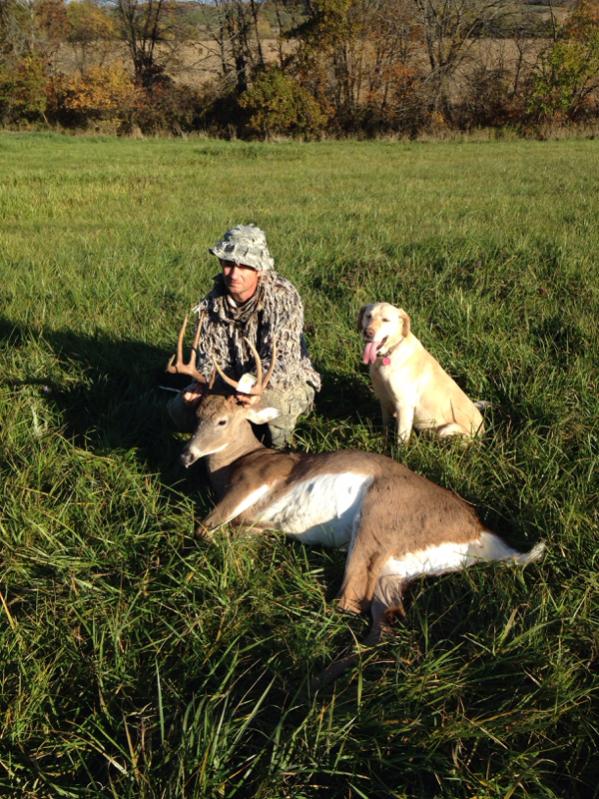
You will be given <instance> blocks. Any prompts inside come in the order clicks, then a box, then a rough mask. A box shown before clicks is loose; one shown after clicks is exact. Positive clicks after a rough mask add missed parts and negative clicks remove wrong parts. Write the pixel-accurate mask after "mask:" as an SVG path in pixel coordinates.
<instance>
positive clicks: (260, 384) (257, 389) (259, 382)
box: [212, 338, 277, 397]
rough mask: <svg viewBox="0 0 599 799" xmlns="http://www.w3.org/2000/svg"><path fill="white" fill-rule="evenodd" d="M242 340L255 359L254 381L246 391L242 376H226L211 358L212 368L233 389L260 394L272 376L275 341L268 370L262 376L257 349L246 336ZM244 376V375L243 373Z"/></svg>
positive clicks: (274, 360)
mask: <svg viewBox="0 0 599 799" xmlns="http://www.w3.org/2000/svg"><path fill="white" fill-rule="evenodd" d="M244 341H245V342H246V344H247V345H248V347H249V348H250V352H251V353H252V355H253V356H254V360H255V361H256V382H255V384H254V385H253V386H252V388H251V389H250V390H249V391H248V390H247V389H246V387H245V385H243V384H242V381H243V377H241V378H239V380H233V378H232V377H228V376H227V375H226V374H225V373H224V372H223V370H222V369H221V368H220V366H219V365H218V363H217V362H216V360H215V359H214V358H213V359H212V362H213V363H214V368H215V369H216V371H217V372H218V373H219V375H220V377H221V379H222V380H223V381H224V382H225V383H226V384H227V385H228V386H231V387H232V388H234V389H235V391H237V392H238V393H240V394H250V395H251V396H253V397H257V396H260V394H262V392H263V391H265V389H266V387H267V386H268V384H269V382H270V378H271V377H272V373H273V370H274V368H275V363H276V360H277V346H276V344H275V343H273V345H272V355H271V358H270V366H269V367H268V372H267V373H266V377H264V379H262V377H263V370H262V360H261V358H260V356H259V355H258V351H257V349H256V347H255V346H254V345H253V344H252V342H251V341H250V340H249V339H248V338H244ZM244 377H245V375H244ZM240 385H241V388H240Z"/></svg>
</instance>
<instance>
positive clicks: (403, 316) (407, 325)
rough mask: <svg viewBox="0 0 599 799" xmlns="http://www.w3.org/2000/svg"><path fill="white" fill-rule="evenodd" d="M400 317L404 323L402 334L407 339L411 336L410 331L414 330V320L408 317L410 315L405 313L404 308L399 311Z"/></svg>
mask: <svg viewBox="0 0 599 799" xmlns="http://www.w3.org/2000/svg"><path fill="white" fill-rule="evenodd" d="M399 316H400V318H401V321H402V331H401V334H402V336H403V337H404V338H405V337H406V336H409V335H410V330H411V329H412V320H411V319H410V317H409V316H408V314H407V313H406V312H405V311H404V309H403V308H400V309H399Z"/></svg>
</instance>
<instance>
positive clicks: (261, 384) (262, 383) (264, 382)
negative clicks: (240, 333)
mask: <svg viewBox="0 0 599 799" xmlns="http://www.w3.org/2000/svg"><path fill="white" fill-rule="evenodd" d="M246 342H247V345H248V347H249V348H250V351H251V353H252V355H253V356H254V360H255V361H256V385H255V386H254V388H253V390H252V394H254V395H256V394H262V392H263V391H264V390H265V389H266V387H267V386H268V384H269V383H270V378H271V377H272V373H273V371H274V368H275V363H276V360H277V345H276V343H274V342H273V345H272V353H271V356H270V366H269V367H268V372H267V373H266V377H264V379H262V376H263V369H262V359H261V358H260V356H259V355H258V351H257V350H256V347H255V346H254V345H253V344H252V342H251V341H250V340H249V339H248V338H246Z"/></svg>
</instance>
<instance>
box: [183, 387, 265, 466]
mask: <svg viewBox="0 0 599 799" xmlns="http://www.w3.org/2000/svg"><path fill="white" fill-rule="evenodd" d="M278 415H279V411H278V410H277V409H276V408H272V407H264V408H262V407H259V406H252V405H248V404H246V403H244V402H243V401H241V400H239V399H238V398H237V397H236V396H234V395H229V396H223V395H222V394H210V395H208V396H206V397H204V399H203V400H202V401H201V402H200V403H199V405H198V406H197V409H196V418H197V427H196V430H195V432H194V434H193V436H192V437H191V439H190V440H189V442H188V443H187V445H186V447H185V449H184V450H183V452H182V454H181V462H182V463H183V465H184V466H185V468H186V469H187V468H189V467H190V466H191V465H192V464H193V463H195V462H196V461H197V460H199V459H200V458H204V457H206V456H208V455H216V454H217V453H222V455H220V456H219V458H218V460H219V462H221V465H225V464H226V463H230V462H231V461H233V460H235V459H236V458H239V457H241V455H244V454H245V453H246V452H251V451H252V450H254V449H257V448H259V447H262V446H263V445H262V444H261V443H260V442H259V441H258V439H257V438H256V436H255V435H254V432H253V430H252V427H251V424H250V422H253V423H254V424H266V423H267V422H270V421H272V420H273V419H276V417H277V416H278Z"/></svg>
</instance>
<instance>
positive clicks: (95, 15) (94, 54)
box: [66, 0, 117, 72]
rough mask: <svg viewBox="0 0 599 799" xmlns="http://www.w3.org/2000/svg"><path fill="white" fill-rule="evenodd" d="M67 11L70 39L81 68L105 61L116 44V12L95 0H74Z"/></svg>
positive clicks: (83, 69)
mask: <svg viewBox="0 0 599 799" xmlns="http://www.w3.org/2000/svg"><path fill="white" fill-rule="evenodd" d="M66 12H67V22H68V32H67V39H68V41H69V43H70V44H71V45H72V47H73V51H74V53H75V57H76V63H77V67H78V69H79V70H80V71H82V72H84V71H85V70H87V69H88V68H89V67H91V66H92V65H94V64H100V65H101V64H103V63H104V61H105V60H106V59H107V57H108V56H109V54H110V53H111V52H114V48H115V40H116V31H117V29H116V22H115V18H114V15H113V14H111V13H110V12H109V11H108V10H107V9H106V8H104V7H103V6H102V5H101V4H100V3H99V2H96V0H74V2H70V3H69V4H68V5H67V6H66Z"/></svg>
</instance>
